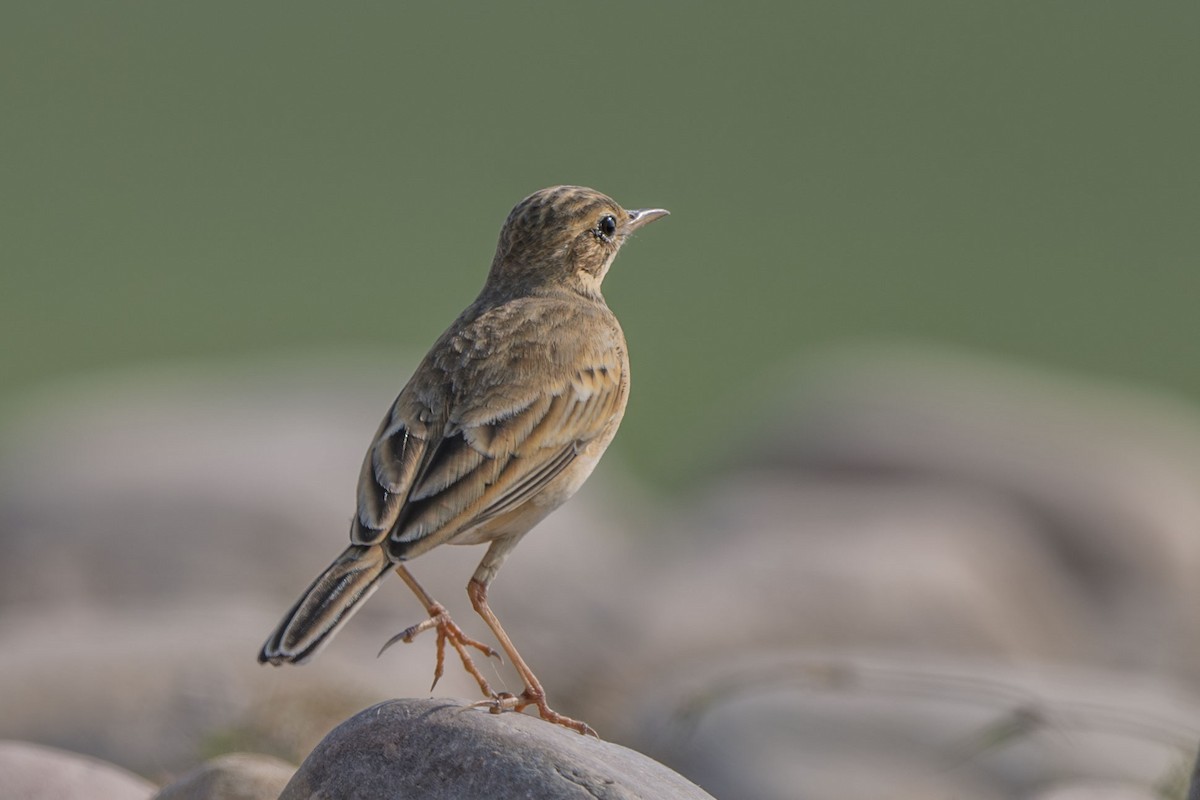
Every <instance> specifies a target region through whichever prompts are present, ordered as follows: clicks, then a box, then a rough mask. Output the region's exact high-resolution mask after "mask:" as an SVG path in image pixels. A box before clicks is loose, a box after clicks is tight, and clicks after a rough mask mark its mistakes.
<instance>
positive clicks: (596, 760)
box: [279, 700, 711, 800]
mask: <svg viewBox="0 0 1200 800" xmlns="http://www.w3.org/2000/svg"><path fill="white" fill-rule="evenodd" d="M333 797H337V798H346V799H347V800H374V799H375V798H378V799H379V800H384V799H385V798H386V800H443V798H444V799H445V800H463V799H464V798H473V797H488V798H492V800H505V799H506V798H530V797H537V798H545V800H557V799H558V798H562V800H568V799H569V800H580V798H601V800H642V799H644V800H650V799H651V798H653V799H654V800H701V798H709V800H711V796H710V795H709V794H707V793H706V792H704V791H703V790H702V789H700V788H699V787H698V786H696V785H695V784H693V783H692V782H691V781H689V780H687V779H686V778H684V777H683V776H681V775H679V774H678V773H676V772H672V771H671V770H670V769H668V768H667V767H664V766H663V765H662V764H659V763H658V762H657V761H653V760H651V759H650V758H647V757H646V756H644V755H642V754H640V753H637V752H635V751H633V750H629V749H628V748H625V747H621V746H620V745H616V744H612V743H610V742H604V741H600V740H598V739H594V738H591V737H587V736H581V735H579V734H578V733H575V732H574V731H570V730H567V729H566V728H562V727H559V726H556V725H551V724H549V723H547V722H543V721H542V720H539V719H536V718H534V717H531V716H528V715H525V714H516V713H506V714H498V715H496V714H490V713H488V712H486V711H484V710H481V709H476V708H471V707H469V706H467V705H465V704H462V703H460V702H458V701H455V700H389V701H387V702H385V703H380V704H379V705H376V706H372V707H371V708H368V709H367V710H365V711H362V712H361V713H359V714H356V715H355V716H353V717H351V718H350V719H348V720H346V721H345V722H344V723H342V724H341V725H339V726H338V727H337V728H335V729H334V730H333V731H332V732H331V733H330V734H329V735H328V736H326V737H325V739H324V741H322V742H321V744H319V745H318V746H317V748H316V749H315V750H313V752H312V753H311V754H310V755H309V757H308V758H307V759H305V760H304V763H303V764H301V765H300V769H299V770H298V771H297V772H296V775H295V776H294V777H293V778H292V780H291V782H290V783H289V784H288V785H287V788H286V789H284V791H283V794H282V795H280V798H279V800H302V799H305V800H307V798H333Z"/></svg>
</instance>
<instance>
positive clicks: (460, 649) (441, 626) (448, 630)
mask: <svg viewBox="0 0 1200 800" xmlns="http://www.w3.org/2000/svg"><path fill="white" fill-rule="evenodd" d="M430 629H436V630H437V664H436V666H435V667H434V670H433V685H431V686H430V687H429V691H431V692H432V691H433V690H434V688H436V687H437V685H438V681H440V680H441V679H442V675H443V674H444V673H445V665H446V643H447V642H449V643H450V646H451V647H453V648H454V650H455V652H457V653H458V657H459V658H460V659H461V660H462V663H463V668H464V669H466V671H467V672H468V673H470V675H471V677H472V678H474V679H475V682H476V683H478V684H479V688H480V690H481V691H482V692H483V693H484V694H485V695H488V696H493V694H494V693H493V692H492V688H491V686H489V685H488V682H487V679H486V678H484V677H483V673H481V672H480V671H479V667H477V666H475V662H474V660H473V659H472V658H471V654H470V653H469V652H468V651H467V648H468V647H473V648H475V649H476V650H478V651H479V652H481V653H483V654H484V655H485V656H487V657H489V658H497V659H499V658H500V653H498V652H497V651H496V650H495V649H494V648H492V647H489V646H488V645H486V644H484V643H483V642H480V641H478V640H476V639H472V638H471V637H470V636H467V634H466V633H465V632H464V631H463V629H462V628H460V627H458V625H457V624H456V623H455V622H454V620H452V619H451V618H450V614H449V612H447V611H446V608H445V606H443V605H441V604H440V603H434V604H433V606H431V607H430V608H429V617H428V619H424V620H421V621H420V622H418V623H417V624H416V625H411V626H409V627H407V628H405V629H404V630H402V631H400V633H397V634H396V635H395V636H393V637H392V638H390V639H388V640H387V641H386V642H384V643H383V647H382V648H380V650H379V654H380V655H383V653H384V651H385V650H387V649H388V648H389V647H391V646H392V645H394V644H395V643H396V642H404V643H406V644H408V643H411V642H412V641H413V640H414V639H415V638H416V637H417V636H418V635H420V634H421V633H424V632H425V631H427V630H430Z"/></svg>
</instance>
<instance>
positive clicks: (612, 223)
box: [596, 214, 617, 239]
mask: <svg viewBox="0 0 1200 800" xmlns="http://www.w3.org/2000/svg"><path fill="white" fill-rule="evenodd" d="M596 230H598V231H600V235H601V236H603V237H605V238H606V239H607V238H609V237H611V236H612V235H613V234H614V233H616V232H617V218H616V217H614V216H613V215H612V214H609V215H608V216H605V217H601V219H600V224H599V225H597V226H596Z"/></svg>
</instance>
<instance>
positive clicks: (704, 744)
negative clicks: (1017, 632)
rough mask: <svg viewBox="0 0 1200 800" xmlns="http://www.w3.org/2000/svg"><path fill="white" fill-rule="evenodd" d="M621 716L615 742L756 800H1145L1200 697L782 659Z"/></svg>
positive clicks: (694, 671)
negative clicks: (1078, 797)
mask: <svg viewBox="0 0 1200 800" xmlns="http://www.w3.org/2000/svg"><path fill="white" fill-rule="evenodd" d="M626 707H632V708H635V709H637V710H636V711H635V712H633V713H629V714H627V716H626V718H625V719H623V720H621V722H622V725H621V726H620V728H619V729H617V730H615V731H613V732H614V733H615V734H618V735H620V736H621V737H622V740H623V741H626V742H630V743H632V746H635V747H636V748H637V749H638V750H639V751H641V752H644V753H646V754H648V755H649V756H651V757H652V758H655V759H658V760H659V761H661V762H662V763H664V764H667V765H668V766H670V767H671V768H673V769H677V770H679V771H680V772H681V773H683V774H685V775H688V776H689V777H690V778H691V779H692V780H695V781H698V782H700V783H701V784H702V785H703V786H704V787H705V788H706V789H708V790H709V791H710V792H712V793H713V794H714V795H716V796H718V797H739V798H754V800H791V798H796V797H801V798H805V800H826V799H827V800H859V799H860V798H861V800H869V799H870V798H877V797H888V798H914V800H916V799H917V798H927V797H969V798H972V800H985V799H987V798H1004V797H1032V796H1038V797H1040V795H1038V794H1037V793H1038V792H1040V791H1044V790H1046V789H1047V787H1057V788H1059V789H1061V790H1062V791H1067V790H1068V789H1071V790H1072V791H1075V790H1076V789H1075V788H1073V787H1077V785H1078V784H1079V783H1082V782H1085V781H1090V782H1092V783H1094V784H1095V785H1104V786H1106V787H1114V791H1115V787H1121V788H1122V789H1123V790H1124V791H1126V793H1128V792H1130V791H1140V792H1142V793H1145V794H1146V795H1147V796H1154V791H1155V789H1156V787H1162V786H1164V785H1174V784H1176V783H1179V778H1180V773H1181V766H1182V765H1185V764H1190V762H1191V759H1192V757H1193V754H1194V750H1193V748H1194V746H1195V745H1194V741H1195V737H1194V721H1195V720H1196V719H1200V697H1196V696H1189V694H1188V693H1186V692H1183V691H1180V690H1170V689H1166V688H1163V687H1161V686H1157V685H1155V684H1154V683H1152V682H1150V681H1147V680H1144V679H1137V678H1134V677H1133V676H1131V675H1129V674H1124V673H1111V672H1107V671H1101V670H1093V669H1081V668H1066V667H1061V666H1059V667H1051V666H1048V665H1043V666H1042V667H1040V668H1034V667H1032V666H1031V665H1022V666H1012V665H1010V666H1004V665H1000V664H999V663H997V662H995V661H980V660H970V659H961V658H941V659H939V658H933V657H930V656H928V655H924V656H920V657H916V656H910V657H908V658H904V657H900V656H898V655H897V654H895V653H879V654H875V655H868V654H866V653H861V652H859V653H850V652H835V651H828V652H826V653H823V654H818V653H815V652H813V651H811V650H798V651H793V652H787V651H782V650H778V649H775V650H769V651H762V652H758V653H753V654H740V655H736V656H732V655H727V654H721V653H717V652H714V653H712V654H711V655H710V656H709V658H708V659H707V660H706V661H704V662H703V663H679V664H677V665H675V666H674V667H673V668H672V669H671V670H670V671H666V670H664V671H662V673H661V674H660V676H659V677H658V686H657V687H654V686H649V685H646V686H644V687H643V688H641V690H640V691H634V692H632V694H631V696H630V697H629V698H628V700H627V706H626ZM597 724H599V723H597ZM1050 796H1052V797H1053V796H1054V795H1050ZM1066 796H1067V797H1070V796H1072V795H1069V794H1068V795H1066ZM1101 796H1104V795H1101ZM1124 796H1126V795H1114V797H1124ZM1132 796H1140V795H1132ZM1164 796H1165V795H1164ZM1171 796H1174V795H1171Z"/></svg>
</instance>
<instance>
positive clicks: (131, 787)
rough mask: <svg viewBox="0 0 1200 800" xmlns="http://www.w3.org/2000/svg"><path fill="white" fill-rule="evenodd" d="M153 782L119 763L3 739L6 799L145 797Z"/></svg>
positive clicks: (0, 761) (1, 787)
mask: <svg viewBox="0 0 1200 800" xmlns="http://www.w3.org/2000/svg"><path fill="white" fill-rule="evenodd" d="M152 794H154V786H153V784H151V783H150V782H148V781H145V780H143V779H141V778H139V777H138V776H136V775H134V774H133V773H131V772H126V771H125V770H123V769H121V768H120V767H117V766H114V765H112V764H107V763H105V762H103V761H98V760H96V759H94V758H89V757H87V756H81V755H77V754H76V753H68V752H67V751H65V750H57V749H55V748H52V747H43V746H41V745H36V744H30V743H28V742H4V741H0V796H2V797H3V798H4V800H146V798H148V797H150V796H151V795H152Z"/></svg>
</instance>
